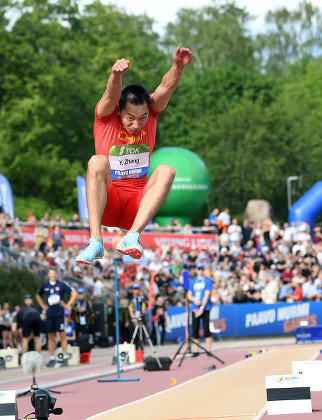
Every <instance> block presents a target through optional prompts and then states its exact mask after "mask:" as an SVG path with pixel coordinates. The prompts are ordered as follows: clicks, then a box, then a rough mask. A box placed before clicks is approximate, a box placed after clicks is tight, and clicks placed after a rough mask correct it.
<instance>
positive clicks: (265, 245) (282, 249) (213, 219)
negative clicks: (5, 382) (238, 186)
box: [0, 208, 322, 322]
mask: <svg viewBox="0 0 322 420" xmlns="http://www.w3.org/2000/svg"><path fill="white" fill-rule="evenodd" d="M32 216H33V215H32V213H28V218H29V220H27V223H33V224H35V223H36V221H35V220H34V219H32ZM6 217H7V216H5V215H3V214H0V243H1V244H2V245H3V246H5V247H8V248H10V249H12V250H16V251H18V252H20V253H23V254H24V255H28V257H29V258H30V259H31V260H32V261H34V262H38V263H40V264H42V265H44V266H45V267H46V266H47V267H50V266H54V267H56V268H57V269H58V271H59V272H60V273H64V274H69V275H70V276H73V277H74V278H76V279H78V280H79V283H81V284H83V285H84V287H85V289H86V291H87V293H88V294H89V295H90V296H91V297H93V298H98V297H102V296H109V297H111V296H113V290H114V281H115V273H114V267H115V265H114V260H115V259H118V261H119V262H118V265H117V270H118V273H117V276H118V279H119V287H120V302H121V305H124V306H125V307H126V306H127V305H128V302H129V299H131V287H132V285H133V284H134V283H140V285H141V289H142V291H143V293H144V294H145V295H146V296H147V295H148V293H149V288H150V278H151V273H152V270H153V271H154V273H155V281H154V289H153V294H154V297H155V298H157V297H161V298H162V299H163V302H164V303H165V304H166V305H171V306H182V305H184V295H185V293H184V292H185V291H184V287H183V272H184V270H188V271H189V277H190V278H192V277H193V276H194V275H195V267H196V264H197V263H199V262H202V263H203V264H204V266H205V275H207V276H209V277H210V278H211V279H212V280H213V285H214V288H213V293H212V296H211V301H212V303H213V304H231V303H245V302H262V303H275V302H299V301H305V300H315V301H319V300H321V299H322V241H321V236H322V235H321V229H320V227H316V228H315V231H314V238H313V239H312V236H311V235H310V233H309V230H308V225H306V224H302V225H300V226H297V225H296V223H292V224H291V225H290V226H289V224H288V223H286V222H285V223H284V224H283V226H280V225H279V224H278V223H274V222H273V220H271V219H267V220H265V221H264V222H262V223H254V222H251V221H249V220H247V219H244V220H243V221H242V222H241V223H239V221H238V220H237V219H236V218H232V220H231V218H230V214H229V209H228V208H226V209H224V210H223V211H222V212H219V210H218V209H214V211H213V212H211V214H210V215H209V217H207V218H206V219H205V220H204V221H203V226H202V227H201V228H202V232H203V233H207V234H215V236H211V238H212V240H211V241H207V242H206V241H203V240H200V241H199V245H198V246H192V247H191V249H189V250H183V249H181V248H180V247H179V246H178V245H176V246H174V247H172V248H171V247H170V244H169V242H167V241H166V240H165V241H163V242H162V243H161V245H160V246H159V247H157V248H156V249H151V248H150V247H149V246H144V244H143V246H144V252H143V257H142V258H141V260H140V261H138V262H135V261H134V260H132V259H130V258H129V257H126V256H121V255H120V254H118V253H117V252H116V251H115V250H114V249H110V250H106V252H105V256H104V258H103V259H102V260H97V261H96V262H95V263H94V264H93V265H92V266H88V265H84V266H79V265H77V264H76V262H75V257H76V255H77V254H78V253H79V251H80V247H79V246H77V245H75V246H72V247H68V248H64V247H63V246H62V243H63V239H64V238H63V233H62V230H61V226H63V225H66V222H65V221H62V220H61V218H60V217H59V215H57V216H56V217H55V218H54V219H53V220H50V217H49V214H48V213H46V214H45V215H44V217H43V218H42V219H41V220H40V221H39V222H38V221H37V224H36V229H35V243H34V246H33V247H32V248H26V247H24V246H23V245H22V231H21V225H19V223H15V222H13V223H11V224H10V223H8V219H7V220H6ZM73 223H74V227H76V226H77V227H78V226H79V223H80V222H79V218H78V215H77V214H75V215H73V216H72V218H71V219H70V220H69V221H67V225H69V226H71V225H72V224H73ZM173 223H176V225H177V221H175V220H174V221H173ZM49 227H51V228H53V229H54V230H53V234H52V235H51V236H50V238H49V239H48V237H47V236H48V228H49ZM86 227H87V226H85V228H86ZM69 228H70V227H69ZM148 228H149V229H150V228H151V225H150V226H148ZM176 228H178V226H176ZM188 228H189V229H190V230H191V226H188V227H187V226H184V227H181V231H182V232H187V229H188ZM2 249H3V248H2ZM2 254H3V252H2ZM3 258H4V256H3V255H1V253H0V261H1V259H3ZM0 322H1V320H0Z"/></svg>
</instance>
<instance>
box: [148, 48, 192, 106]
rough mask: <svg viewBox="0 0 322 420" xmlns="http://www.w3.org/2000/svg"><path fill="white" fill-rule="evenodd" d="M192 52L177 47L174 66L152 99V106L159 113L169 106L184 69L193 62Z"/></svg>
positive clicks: (164, 77)
mask: <svg viewBox="0 0 322 420" xmlns="http://www.w3.org/2000/svg"><path fill="white" fill-rule="evenodd" d="M192 58H193V55H192V52H191V51H190V50H189V49H188V48H180V47H177V49H176V50H175V52H174V54H173V65H172V67H171V69H170V70H169V71H168V73H166V74H165V75H164V76H163V78H162V81H161V83H160V85H159V86H158V87H157V88H156V90H155V92H154V94H153V96H152V98H151V105H152V107H153V109H155V110H156V111H158V112H161V111H163V110H164V108H165V107H166V106H167V104H168V102H169V99H170V96H171V95H172V93H173V92H174V91H175V88H176V87H177V86H178V84H179V82H180V79H181V76H182V72H183V69H184V68H185V67H186V66H187V65H188V64H189V63H190V62H191V60H192Z"/></svg>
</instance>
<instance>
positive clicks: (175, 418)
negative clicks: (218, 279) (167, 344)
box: [91, 346, 318, 420]
mask: <svg viewBox="0 0 322 420" xmlns="http://www.w3.org/2000/svg"><path fill="white" fill-rule="evenodd" d="M317 352H318V347H317V346H286V347H275V348H272V349H270V350H268V351H267V352H264V353H261V354H258V355H256V356H254V357H249V358H246V359H243V360H240V361H239V362H237V363H234V364H231V365H230V366H227V367H224V368H221V369H219V370H215V371H212V372H209V373H207V374H205V375H203V376H201V377H198V378H196V379H192V380H189V381H188V382H186V383H183V384H181V385H178V386H177V385H176V386H174V387H171V388H168V389H166V390H165V391H163V392H159V393H158V394H156V395H153V396H150V397H146V398H144V399H142V400H140V401H137V402H135V403H131V404H127V405H124V406H122V407H119V408H115V409H113V410H109V411H107V412H105V413H102V414H99V415H96V416H93V417H91V419H97V420H130V419H131V420H170V419H171V420H179V419H180V420H186V419H189V420H190V419H191V420H194V419H195V420H203V419H216V418H217V419H228V418H231V419H241V420H242V419H244V420H246V419H254V418H256V417H257V418H260V413H261V411H263V407H264V406H265V404H266V388H265V376H266V375H282V374H289V373H291V371H292V367H291V362H292V361H295V360H310V359H312V358H315V356H316V355H317ZM278 417H279V416H274V418H275V419H277V418H278ZM282 417H285V416H282ZM286 417H288V416H286ZM295 417H296V416H294V415H292V418H295ZM300 418H301V419H304V418H305V416H304V415H303V414H302V415H300ZM310 418H311V416H310Z"/></svg>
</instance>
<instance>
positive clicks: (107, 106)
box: [97, 58, 130, 117]
mask: <svg viewBox="0 0 322 420" xmlns="http://www.w3.org/2000/svg"><path fill="white" fill-rule="evenodd" d="M129 66H130V62H129V60H126V59H125V58H121V59H120V60H117V61H116V62H115V63H114V65H113V67H112V71H111V75H110V77H109V78H108V81H107V86H106V91H105V92H104V94H103V96H102V98H101V100H100V102H99V104H98V107H97V115H98V116H99V117H104V116H105V115H110V114H112V112H113V111H114V110H115V108H116V105H117V103H118V101H119V99H120V96H121V89H122V74H123V73H125V72H126V71H128V69H129Z"/></svg>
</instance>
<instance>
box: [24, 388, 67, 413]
mask: <svg viewBox="0 0 322 420" xmlns="http://www.w3.org/2000/svg"><path fill="white" fill-rule="evenodd" d="M55 403H56V398H54V397H53V396H52V395H51V393H50V392H49V391H48V389H37V391H35V392H34V393H33V394H32V396H31V404H32V406H33V407H34V408H35V412H34V413H33V414H35V419H37V420H47V419H48V417H49V414H56V415H60V414H63V409H62V408H54V407H55Z"/></svg>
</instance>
